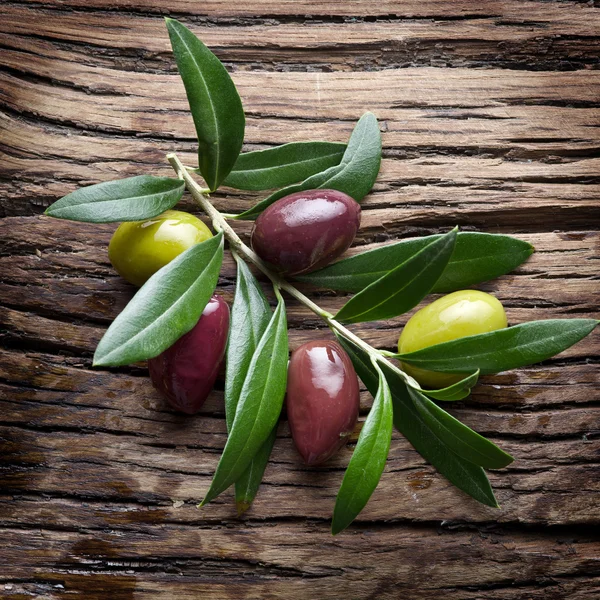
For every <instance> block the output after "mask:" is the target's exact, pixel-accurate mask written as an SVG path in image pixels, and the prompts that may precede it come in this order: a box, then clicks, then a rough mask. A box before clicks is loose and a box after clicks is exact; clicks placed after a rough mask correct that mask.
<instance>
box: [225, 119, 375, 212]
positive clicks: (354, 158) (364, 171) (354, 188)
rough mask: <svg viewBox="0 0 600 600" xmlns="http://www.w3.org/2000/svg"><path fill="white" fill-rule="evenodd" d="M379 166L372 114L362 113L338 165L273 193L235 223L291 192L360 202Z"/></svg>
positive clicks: (369, 188)
mask: <svg viewBox="0 0 600 600" xmlns="http://www.w3.org/2000/svg"><path fill="white" fill-rule="evenodd" d="M380 164H381V134H380V132H379V125H378V123H377V119H376V117H375V115H374V114H373V113H370V112H368V113H365V114H364V115H363V116H362V117H361V118H360V119H359V121H358V123H357V124H356V127H355V128H354V131H353V132H352V135H351V136H350V140H349V142H348V146H347V148H346V151H345V152H344V156H343V157H342V160H341V162H340V164H339V165H336V166H334V167H330V168H329V169H327V170H325V171H322V172H320V173H316V174H315V175H312V176H311V177H309V178H307V179H305V180H304V181H302V182H301V183H297V184H295V185H290V186H288V187H285V188H282V189H280V190H278V191H277V192H274V193H273V194H271V195H270V196H268V197H267V198H265V199H264V200H262V201H260V202H259V203H258V204H256V205H255V206H253V207H252V208H250V209H249V210H247V211H245V212H243V213H241V214H239V215H237V217H236V218H238V219H255V218H256V217H258V215H259V214H260V213H261V212H262V211H263V210H265V208H267V207H268V206H270V205H271V204H273V203H274V202H276V201H277V200H279V199H280V198H283V197H284V196H287V195H288V194H293V193H294V192H301V191H304V190H314V189H318V188H320V189H334V190H338V191H340V192H344V193H346V194H348V195H349V196H352V198H354V199H355V200H356V201H357V202H360V201H361V200H362V199H363V198H364V197H365V196H366V195H367V194H368V193H369V192H370V191H371V188H372V187H373V184H374V183H375V179H377V174H378V173H379V166H380Z"/></svg>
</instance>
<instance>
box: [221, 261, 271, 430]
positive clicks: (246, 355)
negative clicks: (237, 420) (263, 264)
mask: <svg viewBox="0 0 600 600" xmlns="http://www.w3.org/2000/svg"><path fill="white" fill-rule="evenodd" d="M235 261H236V264H237V285H236V289H235V296H234V299H233V304H232V306H231V319H230V326H229V340H228V342H227V353H226V361H225V365H226V366H225V415H226V419H227V428H228V429H231V426H232V424H233V419H234V417H235V411H236V410H237V405H238V401H239V398H240V394H241V392H242V388H243V386H244V381H245V379H246V374H247V372H248V368H249V366H250V363H251V362H252V357H253V356H254V352H255V350H256V348H257V346H258V343H259V342H260V340H261V338H262V336H263V333H264V332H265V330H266V329H267V327H268V325H269V322H270V320H271V316H272V311H271V307H270V306H269V303H268V302H267V299H266V298H265V295H264V293H263V291H262V289H261V287H260V285H259V283H258V281H256V278H255V277H254V275H252V272H251V271H250V268H249V267H248V265H247V264H246V262H245V261H244V260H242V259H241V258H239V257H238V256H237V255H236V256H235Z"/></svg>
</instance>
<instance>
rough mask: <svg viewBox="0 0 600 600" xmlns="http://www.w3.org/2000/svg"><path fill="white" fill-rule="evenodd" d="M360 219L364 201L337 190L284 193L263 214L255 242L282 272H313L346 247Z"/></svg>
mask: <svg viewBox="0 0 600 600" xmlns="http://www.w3.org/2000/svg"><path fill="white" fill-rule="evenodd" d="M359 225H360V205H359V204H358V202H356V201H355V200H353V199H352V198H351V197H350V196H348V195H347V194H344V193H343V192H338V191H337V190H308V191H305V192H296V193H295V194H290V195H289V196H284V197H283V198H281V199H280V200H277V202H274V203H273V204H271V206H269V207H268V208H266V209H265V211H264V212H262V213H261V214H260V216H259V217H258V219H256V223H255V224H254V229H253V230H252V248H254V251H255V252H256V253H257V254H258V255H259V256H260V257H261V258H262V259H263V260H266V261H267V262H269V263H271V264H272V265H274V266H275V267H276V268H277V270H278V271H279V272H280V273H283V274H287V275H298V274H299V273H309V272H310V271H315V270H316V269H320V268H321V267H324V266H325V265H327V264H329V263H330V262H331V261H332V260H333V259H334V258H337V257H338V256H339V255H340V254H342V253H343V252H345V251H346V250H347V249H348V247H349V246H350V244H352V241H353V240H354V236H355V235H356V232H357V231H358V227H359Z"/></svg>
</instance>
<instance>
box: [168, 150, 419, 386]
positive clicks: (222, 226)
mask: <svg viewBox="0 0 600 600" xmlns="http://www.w3.org/2000/svg"><path fill="white" fill-rule="evenodd" d="M167 160H168V161H169V163H170V164H171V166H172V167H173V169H174V170H175V172H176V173H177V176H178V177H179V178H180V179H182V180H183V181H185V184H186V187H187V189H188V190H189V192H190V194H191V195H192V197H193V198H194V200H195V201H196V203H197V204H198V205H199V206H200V207H201V208H202V210H204V212H205V213H206V214H207V215H208V216H209V217H210V219H211V221H212V224H213V226H214V228H215V229H216V230H217V231H222V232H223V235H224V236H225V238H226V239H227V241H228V242H229V244H230V246H231V249H232V251H234V252H236V253H237V254H239V255H240V256H242V257H244V258H245V259H247V260H248V261H250V262H251V263H252V264H253V265H254V266H256V267H257V268H258V269H259V270H260V271H261V272H262V273H264V274H265V275H266V276H267V277H268V278H269V279H270V280H271V282H272V283H273V286H274V287H275V290H276V293H277V290H285V291H286V292H287V293H288V294H290V296H292V297H293V298H295V299H296V300H298V301H299V302H300V303H301V304H304V306H306V307H307V308H309V309H310V310H311V311H312V312H313V313H315V314H316V315H318V316H319V317H321V318H322V319H323V320H324V321H325V322H326V323H327V325H328V326H329V328H330V329H331V330H332V331H337V332H338V333H339V334H341V335H342V336H343V337H345V338H346V339H348V340H350V341H351V342H353V343H354V344H356V345H357V346H359V347H360V348H361V349H362V350H364V351H365V352H367V354H368V355H369V357H370V358H371V360H375V361H378V362H384V361H385V364H386V365H388V366H390V367H391V368H392V369H394V370H395V371H396V372H397V373H398V374H399V375H400V376H401V377H402V378H403V379H404V380H405V381H406V382H407V383H409V384H410V385H412V386H413V387H417V388H419V385H418V384H417V383H416V381H415V380H414V379H413V378H412V377H410V375H407V374H406V373H405V372H404V371H402V370H401V369H399V368H398V367H397V366H396V365H394V364H392V363H390V362H389V361H388V360H387V359H386V357H385V356H386V353H385V351H383V350H377V349H376V348H373V346H371V345H370V344H368V343H367V342H365V341H363V340H362V339H361V338H359V337H358V336H357V335H356V334H354V333H352V332H351V331H350V330H349V329H347V328H346V327H344V326H343V325H342V324H341V323H340V322H339V321H336V320H335V319H334V318H333V315H332V314H331V313H330V312H327V311H326V310H324V309H322V308H321V307H320V306H319V305H318V304H315V303H314V302H313V301H312V300H311V299H310V298H307V297H306V296H305V295H304V294H303V293H302V292H301V291H299V290H298V289H296V288H295V287H294V286H293V285H291V284H290V283H288V282H287V281H286V280H285V279H282V278H281V277H280V276H279V275H276V274H275V273H273V272H272V271H271V270H270V269H269V267H268V265H267V264H266V263H265V262H264V261H263V260H262V259H261V258H260V257H259V256H258V254H256V252H254V250H252V248H250V247H249V246H247V245H246V244H244V242H243V241H242V240H241V239H240V237H239V236H238V234H237V233H236V232H235V231H234V230H233V229H232V227H231V225H229V223H227V221H226V220H225V218H224V216H223V215H222V214H221V213H220V212H219V211H218V210H217V209H216V208H215V207H214V206H213V205H212V203H211V202H210V200H209V199H208V196H207V194H206V193H205V190H204V189H202V188H201V187H200V186H199V185H198V184H197V183H196V181H195V180H194V178H193V177H192V176H191V175H190V173H189V170H188V169H187V168H186V167H185V166H184V165H183V164H182V163H181V161H180V160H179V158H178V157H177V155H175V154H173V153H171V154H167ZM387 354H389V353H387Z"/></svg>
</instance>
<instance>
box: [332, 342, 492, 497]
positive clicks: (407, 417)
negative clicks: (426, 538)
mask: <svg viewBox="0 0 600 600" xmlns="http://www.w3.org/2000/svg"><path fill="white" fill-rule="evenodd" d="M337 338H338V340H339V342H340V343H341V344H342V346H343V347H344V348H345V350H346V351H347V352H348V355H349V356H350V358H351V360H352V363H353V364H354V368H355V369H356V372H357V373H358V376H359V377H360V378H361V380H362V382H363V383H364V384H365V386H366V388H367V389H368V390H369V391H370V392H371V394H374V393H376V392H377V385H378V376H377V372H376V371H375V369H374V368H373V365H372V364H371V361H370V359H369V357H368V355H367V354H366V353H365V352H364V351H363V350H361V349H360V348H358V347H357V346H356V345H354V344H353V343H352V342H350V341H348V340H346V339H345V338H342V337H341V336H337ZM381 369H382V371H383V372H384V375H385V377H386V380H387V382H388V384H389V386H390V391H391V392H392V401H393V405H394V426H395V427H396V429H398V431H400V433H402V435H404V437H405V438H406V439H407V440H408V441H409V442H410V443H411V444H412V445H413V447H414V449H415V450H416V451H417V452H418V453H419V454H420V455H421V456H422V457H423V458H424V459H425V460H427V461H428V462H430V463H431V464H432V465H433V466H434V467H435V468H436V469H437V470H438V471H439V472H440V473H441V474H442V475H443V476H444V477H446V479H448V481H450V482H451V483H452V484H454V485H455V486H456V487H458V488H459V489H461V490H462V491H463V492H465V493H466V494H468V495H469V496H471V497H472V498H474V499H475V500H477V501H478V502H481V503H482V504H485V505H487V506H493V507H497V506H498V503H497V502H496V498H495V497H494V492H493V491H492V488H491V486H490V482H489V480H488V478H487V476H486V474H485V471H484V470H483V469H482V468H481V467H478V466H477V465H474V464H473V463H471V462H469V461H467V460H464V459H463V458H460V457H459V456H458V455H456V454H454V452H451V451H450V450H449V448H448V446H447V445H446V444H445V443H444V442H442V441H441V440H440V439H439V438H438V437H437V436H436V435H435V434H434V433H433V432H432V431H431V429H429V427H428V426H427V424H426V423H425V422H424V421H423V419H422V418H421V416H420V415H419V413H418V411H417V409H416V408H415V406H414V404H413V402H412V400H411V398H410V396H409V394H408V389H407V386H406V384H405V382H404V380H403V379H402V378H401V377H400V376H399V375H398V374H397V373H396V371H395V370H394V369H393V368H392V366H391V365H389V366H388V365H386V364H385V363H382V364H381Z"/></svg>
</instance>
